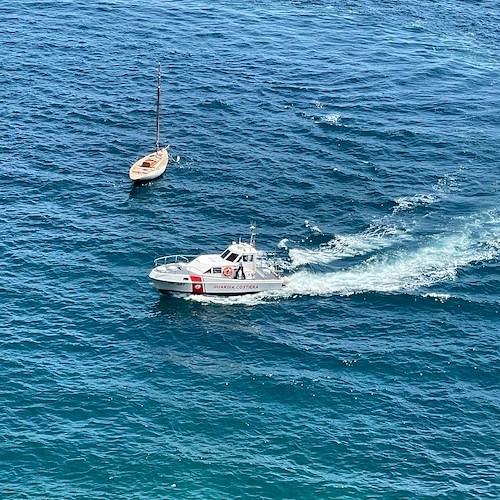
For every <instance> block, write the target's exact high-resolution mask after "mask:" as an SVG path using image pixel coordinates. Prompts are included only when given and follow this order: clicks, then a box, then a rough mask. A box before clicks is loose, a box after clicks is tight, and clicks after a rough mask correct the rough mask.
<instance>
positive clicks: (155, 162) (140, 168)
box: [129, 148, 169, 183]
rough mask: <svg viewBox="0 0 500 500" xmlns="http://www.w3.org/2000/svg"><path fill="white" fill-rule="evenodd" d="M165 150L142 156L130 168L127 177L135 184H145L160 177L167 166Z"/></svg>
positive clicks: (167, 158) (167, 157) (167, 156)
mask: <svg viewBox="0 0 500 500" xmlns="http://www.w3.org/2000/svg"><path fill="white" fill-rule="evenodd" d="M168 160H169V155H168V152H167V148H163V149H160V150H159V151H155V152H154V153H151V154H149V155H146V156H143V157H142V158H141V159H140V160H137V161H136V162H135V163H134V164H133V165H132V167H130V171H129V177H130V179H131V180H133V181H134V182H136V183H140V182H147V181H151V180H153V179H156V178H157V177H160V176H161V175H163V173H164V172H165V170H166V168H167V165H168Z"/></svg>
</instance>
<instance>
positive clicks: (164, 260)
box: [155, 255, 196, 267]
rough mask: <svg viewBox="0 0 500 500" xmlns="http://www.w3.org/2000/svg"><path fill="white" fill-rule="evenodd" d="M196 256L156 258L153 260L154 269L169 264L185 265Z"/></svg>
mask: <svg viewBox="0 0 500 500" xmlns="http://www.w3.org/2000/svg"><path fill="white" fill-rule="evenodd" d="M195 257H196V255H165V256H164V257H158V258H157V259H155V267H158V266H166V265H169V264H179V263H180V262H182V263H183V264H187V263H188V262H189V261H190V260H193V259H194V258H195Z"/></svg>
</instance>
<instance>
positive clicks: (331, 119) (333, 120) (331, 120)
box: [323, 113, 340, 125]
mask: <svg viewBox="0 0 500 500" xmlns="http://www.w3.org/2000/svg"><path fill="white" fill-rule="evenodd" d="M323 121H324V122H325V123H328V124H330V125H335V124H337V123H339V121H340V115H336V114H333V113H332V114H330V115H326V116H325V117H324V118H323Z"/></svg>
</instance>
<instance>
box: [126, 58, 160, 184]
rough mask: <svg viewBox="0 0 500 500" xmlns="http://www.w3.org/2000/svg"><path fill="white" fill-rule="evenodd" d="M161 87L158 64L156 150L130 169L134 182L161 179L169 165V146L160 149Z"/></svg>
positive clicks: (130, 175)
mask: <svg viewBox="0 0 500 500" xmlns="http://www.w3.org/2000/svg"><path fill="white" fill-rule="evenodd" d="M160 87H161V74H160V64H158V83H157V92H156V150H155V151H154V152H153V153H150V154H148V155H146V156H143V157H142V158H141V159H140V160H137V161H136V162H135V163H134V164H133V165H132V167H130V172H129V177H130V178H131V179H132V180H133V181H134V182H137V183H139V182H145V181H150V180H152V179H156V178H157V177H160V175H162V174H163V172H165V169H166V168H167V164H168V151H167V149H168V146H166V147H164V148H162V149H160Z"/></svg>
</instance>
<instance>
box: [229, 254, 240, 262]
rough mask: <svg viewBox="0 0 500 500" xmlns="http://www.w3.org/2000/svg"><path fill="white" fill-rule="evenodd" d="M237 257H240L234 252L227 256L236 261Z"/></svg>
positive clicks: (231, 260)
mask: <svg viewBox="0 0 500 500" xmlns="http://www.w3.org/2000/svg"><path fill="white" fill-rule="evenodd" d="M236 257H238V254H236V253H232V254H230V255H229V257H227V260H229V261H230V262H234V259H236Z"/></svg>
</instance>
